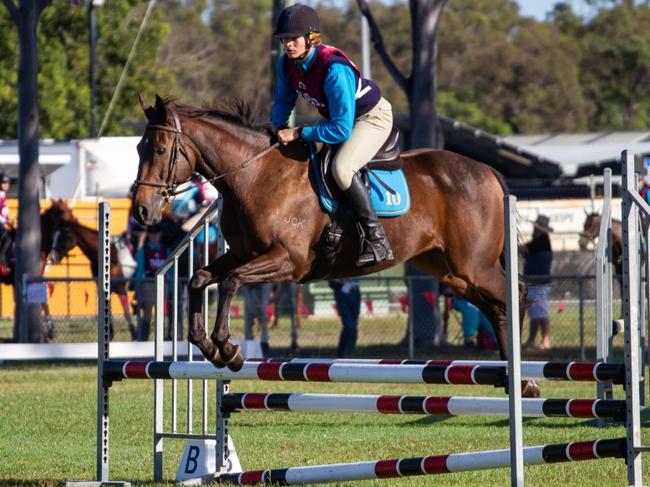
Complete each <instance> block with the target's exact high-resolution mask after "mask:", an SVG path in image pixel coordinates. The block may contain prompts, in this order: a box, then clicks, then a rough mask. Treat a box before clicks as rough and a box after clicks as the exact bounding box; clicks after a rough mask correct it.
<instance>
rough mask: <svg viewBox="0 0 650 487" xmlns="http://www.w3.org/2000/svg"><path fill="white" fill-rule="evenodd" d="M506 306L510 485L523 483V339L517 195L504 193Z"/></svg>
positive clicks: (518, 486)
mask: <svg viewBox="0 0 650 487" xmlns="http://www.w3.org/2000/svg"><path fill="white" fill-rule="evenodd" d="M503 206H504V218H505V221H504V224H505V233H506V235H505V255H506V309H507V317H508V404H509V423H510V451H509V457H510V485H512V487H523V486H524V439H523V425H522V411H521V399H522V398H521V379H522V371H521V339H520V336H519V329H520V326H519V262H518V259H519V252H518V249H517V218H516V212H515V210H516V208H517V198H515V197H514V196H512V195H506V196H504V201H503Z"/></svg>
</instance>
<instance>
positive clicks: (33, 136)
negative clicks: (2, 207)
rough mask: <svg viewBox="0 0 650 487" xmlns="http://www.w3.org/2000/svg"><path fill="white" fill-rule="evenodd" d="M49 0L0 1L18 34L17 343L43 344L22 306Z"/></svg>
mask: <svg viewBox="0 0 650 487" xmlns="http://www.w3.org/2000/svg"><path fill="white" fill-rule="evenodd" d="M50 1H51V0H20V4H19V5H18V6H17V5H16V4H15V3H13V0H3V2H4V4H5V6H6V7H7V10H8V11H9V15H10V16H11V18H12V20H13V21H14V23H15V24H16V27H17V29H18V42H19V45H20V55H19V61H18V64H19V66H18V147H19V154H20V167H19V170H18V197H19V211H18V232H17V238H16V282H15V283H14V298H15V302H16V303H22V304H23V305H22V306H17V307H16V316H15V320H14V338H18V340H19V341H20V342H42V341H44V340H45V337H44V333H43V329H42V327H41V316H40V305H37V304H31V305H28V304H26V303H24V302H23V299H22V296H23V287H24V286H23V279H22V278H23V275H26V276H28V277H37V276H39V275H40V254H41V252H40V249H41V231H40V226H39V225H34V222H38V221H40V218H39V216H40V205H39V194H38V190H39V186H40V184H39V183H40V176H41V175H40V170H39V165H38V143H39V133H38V123H39V107H38V77H37V76H38V56H37V51H38V50H37V39H36V31H37V27H38V19H39V17H40V15H41V13H42V12H43V9H44V8H45V7H47V6H48V5H49V4H50Z"/></svg>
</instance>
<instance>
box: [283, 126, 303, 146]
mask: <svg viewBox="0 0 650 487" xmlns="http://www.w3.org/2000/svg"><path fill="white" fill-rule="evenodd" d="M301 136H302V127H297V128H290V129H280V130H278V142H280V144H282V145H287V144H288V143H289V142H293V141H294V140H298V139H300V137H301Z"/></svg>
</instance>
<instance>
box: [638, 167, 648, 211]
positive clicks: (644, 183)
mask: <svg viewBox="0 0 650 487" xmlns="http://www.w3.org/2000/svg"><path fill="white" fill-rule="evenodd" d="M637 184H638V188H637V189H638V191H639V195H641V198H643V201H645V202H646V203H648V204H650V174H646V175H645V176H643V177H642V178H640V179H639V182H638V183H637Z"/></svg>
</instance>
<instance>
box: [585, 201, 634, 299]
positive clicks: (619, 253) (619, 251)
mask: <svg viewBox="0 0 650 487" xmlns="http://www.w3.org/2000/svg"><path fill="white" fill-rule="evenodd" d="M601 220H602V216H601V215H600V214H599V213H587V218H586V219H585V223H584V224H583V225H582V232H580V239H579V240H578V247H579V248H580V250H582V251H585V250H589V245H590V244H594V243H595V241H596V239H597V238H598V235H599V234H600V222H601ZM612 264H613V265H614V271H615V273H616V278H617V279H618V281H619V283H621V280H622V278H623V224H622V223H621V221H620V220H615V219H612ZM621 289H623V288H622V287H621Z"/></svg>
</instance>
